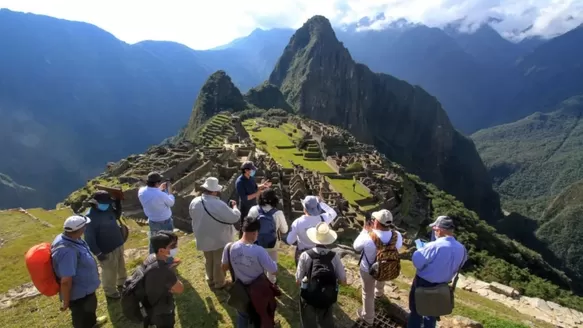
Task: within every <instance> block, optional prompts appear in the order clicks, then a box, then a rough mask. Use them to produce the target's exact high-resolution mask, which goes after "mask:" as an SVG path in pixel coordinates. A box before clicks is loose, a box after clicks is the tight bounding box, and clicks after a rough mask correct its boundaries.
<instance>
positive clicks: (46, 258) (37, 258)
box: [24, 243, 60, 296]
mask: <svg viewBox="0 0 583 328" xmlns="http://www.w3.org/2000/svg"><path fill="white" fill-rule="evenodd" d="M24 260H25V262H26V268H27V269H28V274H30V279H31V280H32V283H33V284H34V286H35V287H36V289H38V291H39V292H40V293H41V294H43V295H45V296H55V295H57V294H58V293H59V290H60V285H59V282H58V279H57V276H56V275H55V271H54V270H53V261H52V259H51V244H49V243H42V244H38V245H35V246H32V247H31V248H30V249H29V250H28V252H26V255H24Z"/></svg>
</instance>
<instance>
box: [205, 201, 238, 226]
mask: <svg viewBox="0 0 583 328" xmlns="http://www.w3.org/2000/svg"><path fill="white" fill-rule="evenodd" d="M205 203H206V202H205ZM212 204H213V206H212V207H213V209H210V208H209V209H208V210H209V211H210V212H211V214H212V215H217V219H219V220H221V221H225V222H226V223H233V224H234V223H237V222H239V220H240V219H241V212H240V211H239V209H238V208H237V206H236V205H235V206H233V207H232V208H230V207H229V205H227V204H226V203H225V202H223V201H222V200H216V201H213V202H212ZM207 206H208V205H207ZM214 211H216V214H215V212H214Z"/></svg>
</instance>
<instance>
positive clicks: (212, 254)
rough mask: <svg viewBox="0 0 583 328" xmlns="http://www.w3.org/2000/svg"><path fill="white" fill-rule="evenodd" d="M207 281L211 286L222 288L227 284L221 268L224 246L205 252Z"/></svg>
mask: <svg viewBox="0 0 583 328" xmlns="http://www.w3.org/2000/svg"><path fill="white" fill-rule="evenodd" d="M203 254H204V260H205V263H204V268H205V271H206V281H207V283H208V284H209V286H210V287H214V288H222V287H223V286H224V285H225V273H224V272H223V269H221V260H222V258H223V248H219V249H216V250H214V251H209V252H203Z"/></svg>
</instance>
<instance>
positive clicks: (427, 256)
mask: <svg viewBox="0 0 583 328" xmlns="http://www.w3.org/2000/svg"><path fill="white" fill-rule="evenodd" d="M437 250H438V248H437V247H436V246H435V243H428V244H427V245H425V247H423V248H422V249H418V250H416V251H415V253H413V256H412V258H411V260H412V261H413V265H414V266H415V268H416V269H417V270H423V268H425V267H426V266H427V265H428V264H429V263H431V262H432V261H433V259H434V258H435V256H436V255H437Z"/></svg>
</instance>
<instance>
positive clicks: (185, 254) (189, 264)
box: [0, 237, 360, 328]
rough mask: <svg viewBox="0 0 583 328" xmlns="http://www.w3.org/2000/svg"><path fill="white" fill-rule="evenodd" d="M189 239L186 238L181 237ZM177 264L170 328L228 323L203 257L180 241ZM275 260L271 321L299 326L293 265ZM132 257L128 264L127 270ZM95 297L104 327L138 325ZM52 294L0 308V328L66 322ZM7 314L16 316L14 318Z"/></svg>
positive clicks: (343, 319)
mask: <svg viewBox="0 0 583 328" xmlns="http://www.w3.org/2000/svg"><path fill="white" fill-rule="evenodd" d="M187 238H189V239H190V237H187ZM179 257H181V258H182V259H183V263H182V264H181V265H180V266H179V267H178V274H179V277H180V279H181V280H182V282H183V283H184V286H185V290H184V293H183V294H181V295H179V296H177V297H176V313H177V314H176V320H177V324H176V327H177V328H179V327H182V328H192V327H197V328H216V327H224V328H227V327H234V323H235V312H234V311H233V310H232V309H231V308H229V307H228V306H227V305H226V303H225V301H226V298H227V294H226V293H225V292H216V293H215V292H213V291H211V290H210V289H209V287H208V286H207V284H206V282H205V278H204V256H203V255H202V253H201V252H198V251H196V249H195V244H194V242H193V241H188V242H184V243H182V244H181V245H180V255H179ZM278 262H279V268H280V269H279V271H280V272H279V273H278V281H279V285H280V287H281V288H282V290H283V291H284V294H283V295H282V296H281V297H280V298H279V299H278V303H279V304H278V309H277V314H276V320H279V321H280V323H281V327H294V328H295V327H299V320H298V318H299V313H298V305H297V300H298V296H299V295H298V287H297V286H296V284H295V278H294V272H295V265H294V260H293V257H292V256H290V255H288V254H281V255H280V260H279V261H278ZM137 263H139V260H138V261H132V262H131V263H128V270H129V271H128V272H130V271H131V270H132V269H133V268H134V267H135V265H136V264H137ZM355 295H356V294H355V292H354V290H347V289H343V290H342V291H341V293H340V296H339V301H338V306H336V307H335V309H334V315H335V317H336V322H338V324H339V327H349V326H350V323H351V322H352V320H354V319H355V318H354V316H355V313H356V309H357V308H358V307H359V306H360V294H358V295H357V296H358V297H356V298H355V297H354V296H355ZM97 297H98V301H99V305H98V315H107V316H109V318H110V320H109V322H108V323H107V324H106V325H105V326H104V327H119V328H138V327H140V328H141V325H134V324H131V323H129V322H127V321H126V320H125V319H124V318H123V315H122V314H121V312H120V307H119V304H118V302H117V301H107V300H106V299H105V297H104V295H103V292H102V290H101V289H99V290H98V292H97ZM58 308H59V302H58V297H52V298H47V297H44V296H38V297H35V298H32V299H28V300H24V301H21V302H19V303H17V305H16V306H14V307H12V308H9V309H6V310H0V311H1V312H0V313H2V315H0V327H14V328H29V327H50V328H60V327H69V326H70V323H69V322H70V315H69V312H64V313H61V312H59V310H58ZM13 318H18V321H14V320H13Z"/></svg>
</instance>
